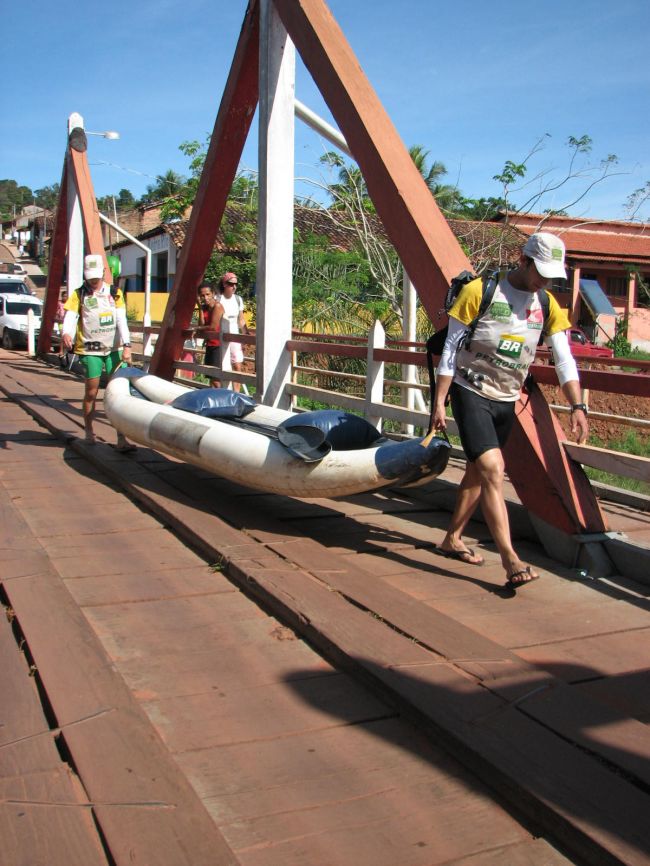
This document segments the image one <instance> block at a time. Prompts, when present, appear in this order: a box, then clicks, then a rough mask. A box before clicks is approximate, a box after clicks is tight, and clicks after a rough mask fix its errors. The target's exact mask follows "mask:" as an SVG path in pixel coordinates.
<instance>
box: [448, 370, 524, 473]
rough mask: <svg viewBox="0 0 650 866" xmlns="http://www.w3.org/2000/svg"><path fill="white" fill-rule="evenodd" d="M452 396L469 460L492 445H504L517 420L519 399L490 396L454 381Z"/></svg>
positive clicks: (461, 437)
mask: <svg viewBox="0 0 650 866" xmlns="http://www.w3.org/2000/svg"><path fill="white" fill-rule="evenodd" d="M449 396H450V398H451V409H452V412H453V413H454V420H455V421H456V424H458V434H459V435H460V441H461V443H462V445H463V449H464V451H465V454H466V456H467V459H468V460H469V462H470V463H473V462H474V461H475V460H476V459H477V458H479V457H480V456H481V454H484V453H485V452H486V451H490V449H492V448H503V446H504V445H505V444H506V442H507V441H508V436H509V435H510V431H511V430H512V425H513V423H514V420H515V403H516V401H514V400H509V401H508V402H505V401H503V400H490V399H488V398H487V397H481V396H480V395H479V394H477V393H476V392H475V391H470V390H469V388H462V387H461V386H460V385H457V384H456V383H455V382H454V383H452V386H451V388H450V389H449Z"/></svg>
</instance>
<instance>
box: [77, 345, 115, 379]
mask: <svg viewBox="0 0 650 866" xmlns="http://www.w3.org/2000/svg"><path fill="white" fill-rule="evenodd" d="M79 361H80V363H81V364H82V366H83V368H84V370H85V372H86V379H99V377H100V376H101V375H102V370H106V373H107V375H108V376H110V375H111V373H112V372H113V371H114V370H117V368H118V367H119V366H120V364H121V363H122V352H121V351H120V350H119V349H115V351H114V352H111V354H110V355H79Z"/></svg>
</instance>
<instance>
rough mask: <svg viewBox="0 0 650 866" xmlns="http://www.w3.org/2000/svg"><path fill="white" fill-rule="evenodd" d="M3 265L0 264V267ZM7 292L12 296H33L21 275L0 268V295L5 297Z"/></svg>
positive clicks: (2, 263)
mask: <svg viewBox="0 0 650 866" xmlns="http://www.w3.org/2000/svg"><path fill="white" fill-rule="evenodd" d="M4 264H5V263H4V262H0V265H4ZM7 292H11V293H12V294H14V295H30V296H32V295H33V292H32V291H31V290H30V289H29V287H28V286H27V283H26V282H25V277H24V276H23V275H22V274H19V273H15V272H14V271H8V270H6V269H5V268H1V267H0V294H3V295H6V294H7Z"/></svg>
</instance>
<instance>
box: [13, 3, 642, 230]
mask: <svg viewBox="0 0 650 866" xmlns="http://www.w3.org/2000/svg"><path fill="white" fill-rule="evenodd" d="M245 6H246V4H245V2H244V0H184V2H182V3H181V2H178V0H143V2H140V3H133V2H125V0H113V2H112V3H110V4H109V3H97V2H95V0H87V2H86V3H85V4H79V3H78V2H77V0H74V2H72V0H57V2H56V3H51V4H45V3H42V2H36V0H23V2H22V3H13V4H9V3H5V4H4V5H3V11H2V18H1V20H2V23H3V31H4V32H5V33H6V34H12V35H13V38H12V39H11V41H10V44H11V45H12V46H13V47H12V49H11V52H10V55H11V57H12V58H13V60H12V63H11V64H10V65H9V66H7V67H6V69H5V75H4V83H3V88H2V95H1V96H0V110H1V112H2V130H3V134H2V136H0V177H8V178H14V179H15V180H17V181H18V182H19V183H22V184H26V185H28V186H30V187H31V188H33V189H37V188H38V187H40V186H44V185H47V184H51V183H53V182H56V181H58V180H59V179H60V176H61V168H62V163H63V156H64V151H65V145H66V130H67V118H68V116H69V114H71V113H72V112H73V111H78V112H79V113H80V114H82V116H83V117H84V119H85V125H86V128H87V129H88V130H94V131H101V130H105V129H115V130H118V131H119V132H120V135H121V139H120V140H119V141H106V140H104V139H101V138H96V137H93V138H91V139H90V140H89V162H90V163H91V167H92V168H91V170H92V177H93V182H94V186H95V192H96V194H97V195H98V196H100V195H106V194H111V193H117V192H118V191H119V190H120V189H121V188H123V187H126V188H128V189H130V190H131V191H132V192H133V193H134V195H136V196H138V195H140V194H142V193H143V192H144V190H145V189H146V186H147V184H149V183H153V179H154V177H155V175H157V174H161V173H164V172H165V171H166V170H167V169H169V168H173V169H175V170H176V171H179V172H181V173H185V174H186V173H187V159H186V157H184V156H183V155H182V154H181V153H180V151H179V150H178V145H179V144H180V143H181V142H182V141H185V140H191V139H201V140H202V139H204V138H205V136H206V135H207V134H208V133H209V132H210V131H211V130H212V127H213V125H214V120H215V117H216V113H217V110H218V106H219V101H220V98H221V94H222V92H223V87H224V84H225V81H226V77H227V74H228V70H229V67H230V62H231V60H232V55H233V51H234V48H235V45H236V41H237V38H238V35H239V30H240V28H241V22H242V19H243V15H244V10H245ZM329 7H330V9H331V10H332V13H333V15H334V17H335V18H336V20H337V21H338V23H339V25H340V26H341V28H342V30H343V33H344V34H345V36H346V38H347V39H348V41H349V42H350V44H351V46H352V49H353V50H354V52H355V53H356V55H357V58H358V59H359V62H360V64H361V66H362V68H363V69H364V71H365V73H366V75H367V77H368V79H369V80H370V83H371V84H372V85H373V87H374V88H375V90H376V91H377V93H378V95H379V98H380V100H381V102H382V103H383V105H384V107H385V109H386V110H387V112H388V114H389V116H390V118H391V120H392V121H393V123H394V124H395V126H396V128H397V131H398V132H399V134H400V136H401V137H402V139H403V141H404V143H405V144H406V145H407V146H410V145H413V144H420V145H423V146H424V147H425V148H426V149H427V150H429V152H430V155H431V159H437V160H440V161H442V162H443V163H444V164H445V166H446V167H447V169H448V175H447V177H446V181H447V182H449V183H458V185H459V186H460V188H461V190H462V191H463V193H464V194H465V195H467V196H472V197H479V196H489V195H499V194H500V191H501V190H500V187H499V185H498V184H497V183H496V182H495V181H493V180H492V177H493V175H495V174H497V173H498V172H499V171H500V170H501V168H502V166H503V164H504V162H505V160H507V159H511V160H514V161H515V162H520V161H521V160H523V158H524V157H525V156H526V155H527V154H528V152H529V151H530V150H531V148H532V147H533V146H534V145H535V143H536V142H537V141H539V140H543V142H544V147H543V149H542V150H541V151H540V152H538V153H537V154H536V155H535V156H534V157H533V158H532V159H531V161H530V166H529V172H528V178H531V179H532V178H533V177H535V176H537V175H540V174H541V175H542V176H543V179H542V180H538V181H537V182H532V183H531V184H530V185H529V186H528V188H527V190H524V191H522V192H521V193H519V194H515V196H514V199H515V201H518V202H519V203H521V202H522V201H523V200H524V198H527V197H528V193H530V192H534V191H536V190H537V189H539V188H540V185H541V184H544V183H548V182H549V181H550V180H553V179H559V178H561V177H562V175H563V173H564V171H565V170H566V168H567V165H568V157H569V150H568V148H567V147H566V141H567V139H568V137H569V136H571V135H573V136H575V137H580V136H582V135H584V134H587V135H589V136H590V137H591V138H592V140H593V150H592V153H591V154H590V155H589V157H583V158H582V159H581V161H580V166H581V167H586V164H587V163H588V164H591V165H597V164H598V163H599V162H600V160H601V159H603V158H605V157H607V156H608V155H609V154H616V155H617V156H618V159H619V162H618V165H617V166H616V167H615V169H614V170H615V171H616V172H618V173H619V174H617V176H615V177H611V178H610V179H609V180H607V181H606V182H605V183H603V184H600V185H597V186H596V187H594V189H593V190H592V191H591V192H590V193H589V195H588V196H587V197H586V198H585V199H583V200H582V201H581V202H580V203H579V204H576V205H575V206H572V207H571V208H570V209H569V212H570V213H572V214H573V215H576V216H589V217H594V218H599V219H604V218H610V219H624V218H626V212H625V209H624V205H625V201H626V199H627V197H628V195H629V194H630V193H631V192H633V191H634V190H635V189H637V188H639V187H642V186H643V185H644V184H645V183H646V181H648V180H650V155H649V152H648V151H649V144H650V111H649V109H650V98H649V97H650V64H649V63H648V60H647V45H648V37H649V35H650V26H649V25H650V3H648V2H647V0H618V2H616V3H612V2H604V0H573V2H571V3H568V2H566V0H563V2H559V0H547V2H546V3H544V4H532V3H529V4H523V3H520V2H513V0H492V2H490V3H485V2H479V0H455V2H454V3H448V2H445V3H443V2H440V0H400V2H394V0H392V2H389V0H329ZM5 59H6V57H5ZM14 76H15V78H14ZM296 96H297V97H298V99H300V100H301V101H302V102H304V103H306V104H307V105H308V106H309V107H310V108H312V109H313V110H314V111H316V112H317V113H319V114H321V115H322V116H324V117H325V118H326V119H328V120H329V121H330V122H332V118H331V115H330V114H329V112H328V110H327V107H326V105H325V104H324V102H323V100H322V98H321V97H320V94H319V92H318V90H317V88H316V87H315V85H314V83H313V81H312V80H311V78H310V76H309V74H308V73H307V72H306V70H305V69H304V67H303V66H302V64H301V63H300V62H299V63H298V70H297V78H296ZM255 133H256V127H255V128H254V130H253V131H252V133H251V137H249V141H248V143H247V146H246V148H245V151H244V155H243V160H242V164H243V165H244V166H246V167H248V168H253V169H254V168H256V163H257V143H256V137H255ZM547 134H548V135H547ZM328 147H329V146H328V145H325V144H324V142H323V141H322V140H321V139H319V137H318V136H316V135H315V134H314V133H313V132H311V131H309V130H308V129H307V128H306V127H304V126H303V125H302V124H301V123H297V133H296V174H297V175H299V176H308V177H312V178H318V177H319V173H320V169H319V168H318V158H319V156H320V155H321V154H322V152H323V150H325V149H327V148H328ZM588 182H589V181H588V180H586V179H582V180H580V181H579V182H578V183H577V184H576V185H574V186H573V187H567V186H563V187H562V188H561V189H560V190H559V191H558V192H557V193H556V194H555V196H554V197H552V198H547V199H546V200H545V201H544V202H543V203H542V204H541V207H562V206H566V204H567V203H568V202H570V201H571V200H572V198H573V197H574V196H575V193H576V191H579V192H582V191H583V190H584V189H585V187H586V186H587V184H588ZM641 216H642V217H643V218H644V219H646V220H648V219H650V209H649V208H648V207H647V206H646V208H645V210H644V211H643V212H642V214H641Z"/></svg>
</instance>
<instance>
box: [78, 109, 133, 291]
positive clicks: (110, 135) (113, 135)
mask: <svg viewBox="0 0 650 866" xmlns="http://www.w3.org/2000/svg"><path fill="white" fill-rule="evenodd" d="M88 135H95V136H99V137H100V138H107V139H109V140H115V139H119V137H120V134H119V132H115V131H114V130H106V131H104V132H90V131H88V130H86V129H85V127H84V119H83V117H82V116H81V115H80V114H78V113H77V112H76V111H75V112H73V113H72V114H71V115H70V116H69V117H68V142H69V146H70V147H71V148H74V149H75V150H84V151H85V150H86V138H85V136H88ZM83 254H84V230H83V226H82V220H81V211H80V209H79V201H78V196H77V190H76V188H75V184H74V180H73V178H72V174H71V173H69V175H68V286H79V285H81V283H82V282H83Z"/></svg>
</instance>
